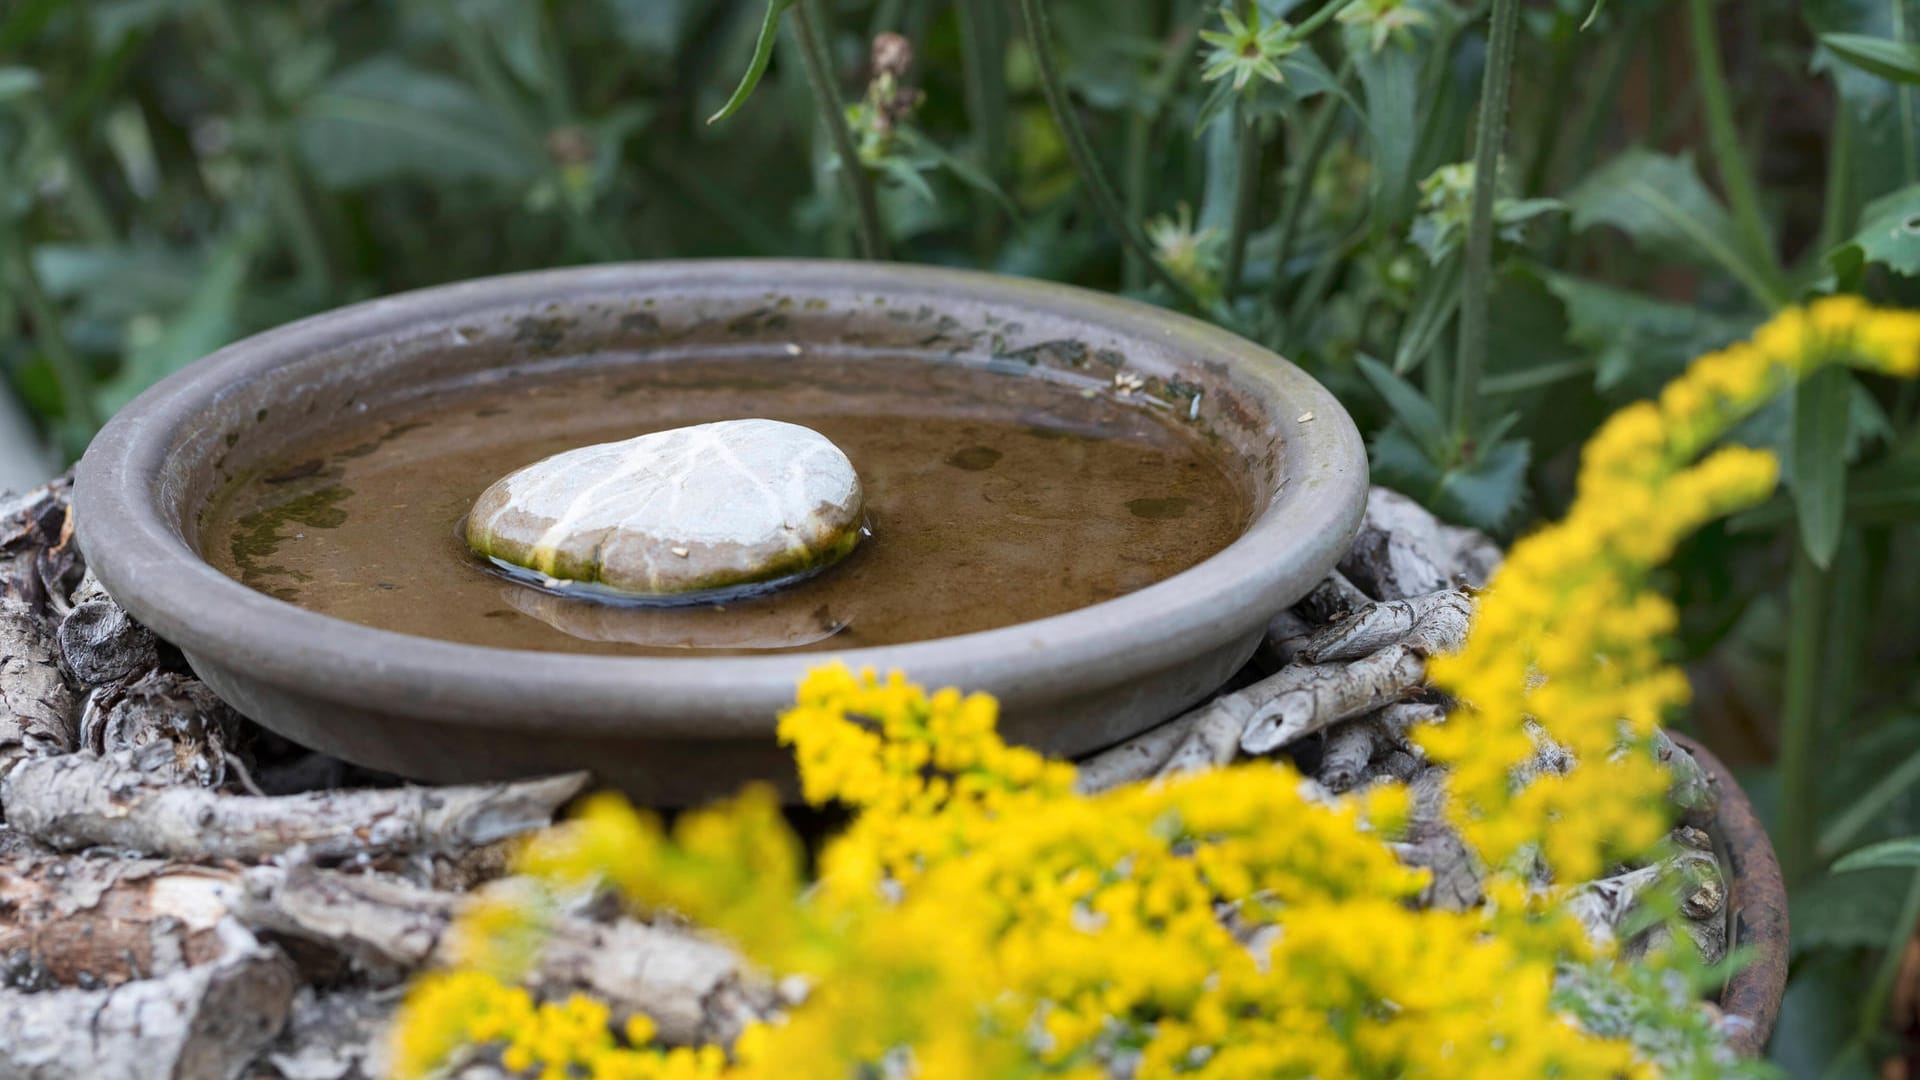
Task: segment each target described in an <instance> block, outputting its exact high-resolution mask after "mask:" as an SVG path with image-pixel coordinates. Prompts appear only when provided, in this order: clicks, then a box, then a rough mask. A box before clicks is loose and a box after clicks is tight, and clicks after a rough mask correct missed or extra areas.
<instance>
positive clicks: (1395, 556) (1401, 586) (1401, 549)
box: [1339, 521, 1453, 600]
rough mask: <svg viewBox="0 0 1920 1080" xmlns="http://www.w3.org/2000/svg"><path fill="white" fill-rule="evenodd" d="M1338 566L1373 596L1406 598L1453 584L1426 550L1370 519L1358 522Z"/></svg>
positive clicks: (1362, 589) (1396, 598)
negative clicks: (1357, 532)
mask: <svg viewBox="0 0 1920 1080" xmlns="http://www.w3.org/2000/svg"><path fill="white" fill-rule="evenodd" d="M1339 566H1340V572H1341V573H1342V574H1345V575H1346V576H1347V579H1348V580H1350V581H1352V582H1353V583H1354V584H1355V585H1357V586H1359V587H1360V591H1361V592H1364V593H1366V594H1367V596H1368V597H1369V598H1371V599H1374V600H1405V599H1407V598H1408V597H1410V596H1420V595H1423V594H1425V593H1430V592H1438V591H1439V590H1441V589H1444V588H1447V587H1448V586H1450V585H1452V584H1453V582H1452V580H1451V579H1450V578H1449V576H1448V575H1447V574H1446V573H1445V572H1444V571H1442V570H1441V569H1440V568H1439V567H1438V566H1436V565H1435V564H1434V563H1433V560H1432V559H1430V558H1428V557H1427V555H1426V553H1425V552H1423V551H1421V550H1420V549H1419V548H1416V547H1414V546H1413V545H1412V544H1409V543H1407V542H1406V541H1405V540H1404V539H1401V538H1397V537H1396V536H1395V534H1393V533H1390V532H1387V531H1385V530H1383V529H1381V528H1379V527H1378V526H1376V525H1374V524H1373V523H1372V522H1371V521H1368V522H1364V523H1362V524H1361V526H1360V532H1359V534H1358V535H1356V536H1355V537H1354V538H1353V546H1352V547H1351V548H1348V549H1347V553H1346V555H1345V556H1343V557H1342V558H1341V560H1340V564H1339Z"/></svg>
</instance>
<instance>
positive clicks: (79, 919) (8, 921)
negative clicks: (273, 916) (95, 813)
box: [0, 829, 233, 990]
mask: <svg viewBox="0 0 1920 1080" xmlns="http://www.w3.org/2000/svg"><path fill="white" fill-rule="evenodd" d="M232 880H233V875H232V874H231V873H230V872H226V871H219V870H211V869H207V868H204V867H195V866H183V865H179V864H173V863H168V862H166V861H164V860H160V859H120V858H89V857H82V856H74V855H60V854H56V853H54V852H51V851H48V850H46V849H43V848H40V847H38V846H37V845H34V844H32V843H31V842H30V841H28V840H26V839H25V838H24V837H21V836H20V835H19V834H18V833H16V832H14V831H13V830H11V829H7V830H4V831H0V912H4V913H5V919H4V921H0V971H3V973H4V976H5V979H4V982H5V985H7V986H9V987H12V988H15V989H21V990H45V989H49V988H52V987H61V986H66V987H79V988H80V989H84V990H91V989H97V988H99V987H102V986H118V985H119V984H121V983H124V982H127V981H129V980H132V979H144V978H151V977H154V976H156V975H166V974H171V973H173V972H176V971H181V970H185V969H187V968H190V967H196V966H199V965H201V964H204V963H207V962H209V961H211V960H213V959H215V958H217V957H218V956H219V955H220V952H221V948H222V946H221V943H220V941H219V940H218V936H217V934H216V933H215V930H216V927H217V926H218V925H219V922H220V919H221V917H222V916H223V915H224V914H225V910H226V908H225V905H224V904H223V903H222V902H221V901H220V899H219V890H220V888H221V886H222V884H223V883H230V882H231V881H232Z"/></svg>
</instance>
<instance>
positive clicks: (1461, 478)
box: [1370, 420, 1531, 532]
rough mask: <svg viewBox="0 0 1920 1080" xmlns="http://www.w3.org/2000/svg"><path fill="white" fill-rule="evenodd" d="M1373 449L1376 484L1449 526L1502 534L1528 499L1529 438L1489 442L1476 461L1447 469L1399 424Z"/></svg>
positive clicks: (1378, 438)
mask: <svg viewBox="0 0 1920 1080" xmlns="http://www.w3.org/2000/svg"><path fill="white" fill-rule="evenodd" d="M1371 450H1372V453H1371V455H1370V456H1371V458H1372V461H1373V476H1374V481H1375V482H1376V483H1380V484H1385V485H1387V486H1389V487H1392V488H1395V489H1397V490H1400V491H1404V492H1406V493H1408V494H1410V495H1413V496H1415V497H1417V498H1419V499H1420V501H1421V502H1423V503H1425V504H1426V505H1427V507H1428V508H1429V509H1431V510H1432V511H1433V512H1434V513H1436V514H1438V515H1440V516H1441V517H1443V518H1445V519H1447V520H1448V521H1453V522H1458V523H1461V524H1466V525H1472V526H1474V527H1475V528H1479V529H1485V530H1487V531H1489V532H1498V531H1500V530H1502V529H1504V528H1506V526H1507V525H1508V524H1510V523H1511V522H1512V520H1513V518H1514V514H1515V512H1516V511H1517V510H1519V508H1520V505H1521V504H1522V503H1523V502H1524V501H1525V498H1526V478H1527V461H1528V459H1529V457H1530V456H1531V448H1530V447H1529V445H1528V443H1527V442H1526V440H1524V439H1505V440H1501V441H1498V442H1494V443H1489V444H1486V445H1485V447H1484V449H1482V450H1481V451H1480V452H1479V453H1478V454H1477V455H1476V456H1475V458H1474V459H1473V460H1472V461H1469V462H1464V463H1458V464H1453V465H1443V464H1440V463H1439V462H1438V461H1436V460H1435V458H1434V457H1433V456H1432V455H1429V454H1428V453H1426V451H1425V450H1424V449H1423V448H1422V447H1421V446H1420V445H1419V444H1418V443H1417V442H1415V440H1414V439H1413V438H1412V436H1410V435H1409V434H1408V433H1407V429H1406V428H1405V427H1403V426H1402V425H1401V424H1400V422H1399V421H1397V420H1396V421H1395V422H1394V423H1392V424H1390V425H1388V426H1387V428H1386V429H1385V430H1383V431H1381V432H1380V433H1379V434H1378V435H1377V436H1375V437H1374V439H1373V442H1372V443H1371Z"/></svg>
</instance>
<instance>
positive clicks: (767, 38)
mask: <svg viewBox="0 0 1920 1080" xmlns="http://www.w3.org/2000/svg"><path fill="white" fill-rule="evenodd" d="M794 2H795V0H767V15H766V18H765V19H763V20H761V23H760V36H759V37H758V38H756V39H754V42H753V59H752V60H749V61H747V71H746V74H744V75H742V76H740V85H738V86H736V87H734V88H733V96H732V97H729V98H728V99H727V103H726V104H725V105H722V106H720V110H719V111H718V112H716V113H714V114H713V115H712V116H709V117H707V123H709V124H717V123H719V122H720V121H722V120H725V119H726V118H727V117H729V116H732V115H733V114H734V113H736V112H738V111H739V110H740V106H742V105H745V104H746V103H747V99H748V98H750V97H752V96H753V89H754V87H756V86H759V85H760V77H761V76H762V75H765V74H766V73H767V64H768V63H769V62H770V61H772V59H773V43H774V41H775V39H777V38H778V37H779V36H780V16H781V15H782V14H784V13H785V12H786V10H787V9H788V8H790V7H792V6H793V5H794Z"/></svg>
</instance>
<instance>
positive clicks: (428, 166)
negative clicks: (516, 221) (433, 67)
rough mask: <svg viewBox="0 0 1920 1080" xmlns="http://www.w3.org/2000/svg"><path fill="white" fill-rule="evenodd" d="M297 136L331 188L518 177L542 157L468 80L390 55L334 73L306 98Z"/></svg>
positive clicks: (316, 173) (515, 179)
mask: <svg viewBox="0 0 1920 1080" xmlns="http://www.w3.org/2000/svg"><path fill="white" fill-rule="evenodd" d="M295 136H296V138H297V139H298V141H299V145H300V149H301V151H302V153H303V155H304V156H305V157H306V159H307V162H308V165H309V167H310V168H311V169H312V171H313V176H314V178H315V179H316V180H318V181H319V182H320V183H321V184H323V185H325V186H327V187H330V188H353V187H361V186H364V185H368V184H374V183H378V182H381V181H386V180H393V179H400V178H408V177H412V178H418V179H423V180H434V181H441V182H445V181H451V180H466V179H486V180H493V181H496V182H499V183H503V184H513V183H520V182H524V181H526V180H528V179H530V178H531V177H532V176H533V175H534V173H535V171H536V169H537V168H538V167H539V164H540V163H539V162H536V161H534V160H532V159H531V157H530V155H529V154H527V153H526V152H525V150H524V148H523V147H521V146H519V145H518V143H517V142H516V141H515V140H514V139H512V138H511V137H510V136H509V135H508V134H507V133H506V130H505V125H504V124H503V123H502V122H501V119H500V117H498V116H496V115H495V114H494V112H493V110H492V109H490V108H488V107H487V105H486V103H485V102H484V101H483V100H482V99H481V98H480V96H479V95H478V94H477V93H475V92H474V91H473V89H472V88H470V87H468V86H467V84H465V83H463V82H460V81H458V80H456V79H451V78H448V77H447V76H445V75H440V74H436V73H433V72H429V71H423V70H420V69H418V68H414V67H410V66H408V65H407V64H405V63H403V62H401V61H399V60H396V59H393V58H391V57H377V58H375V59H372V60H368V61H366V62H365V63H362V64H358V65H356V66H354V67H352V68H349V69H347V70H346V71H343V72H341V73H340V74H339V75H336V76H335V77H334V78H332V79H330V80H328V82H327V84H326V85H325V86H324V87H322V88H321V90H320V91H319V92H318V93H316V94H314V95H313V96H312V97H310V98H308V99H307V100H306V101H305V102H303V103H302V106H301V110H300V114H299V117H298V119H297V121H296V125H295Z"/></svg>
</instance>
